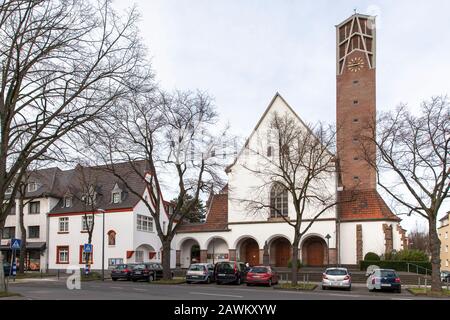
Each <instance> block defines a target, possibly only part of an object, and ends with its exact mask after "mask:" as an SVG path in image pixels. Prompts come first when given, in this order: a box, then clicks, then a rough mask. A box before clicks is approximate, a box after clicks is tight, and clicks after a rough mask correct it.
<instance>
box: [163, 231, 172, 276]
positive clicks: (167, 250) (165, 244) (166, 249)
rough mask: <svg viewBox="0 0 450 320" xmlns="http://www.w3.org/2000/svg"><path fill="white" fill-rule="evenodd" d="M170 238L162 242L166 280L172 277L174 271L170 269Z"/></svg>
mask: <svg viewBox="0 0 450 320" xmlns="http://www.w3.org/2000/svg"><path fill="white" fill-rule="evenodd" d="M170 243H171V241H170V240H165V241H164V242H163V244H162V246H163V252H162V266H163V278H164V280H170V279H172V271H171V270H170Z"/></svg>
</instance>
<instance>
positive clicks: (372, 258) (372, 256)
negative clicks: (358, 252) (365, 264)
mask: <svg viewBox="0 0 450 320" xmlns="http://www.w3.org/2000/svg"><path fill="white" fill-rule="evenodd" d="M364 260H369V261H380V256H379V255H377V254H376V253H374V252H367V253H366V255H365V256H364Z"/></svg>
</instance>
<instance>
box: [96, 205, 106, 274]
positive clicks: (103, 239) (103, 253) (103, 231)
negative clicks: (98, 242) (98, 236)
mask: <svg viewBox="0 0 450 320" xmlns="http://www.w3.org/2000/svg"><path fill="white" fill-rule="evenodd" d="M97 211H98V212H100V213H101V214H102V220H103V226H102V281H105V210H103V209H98V210H97Z"/></svg>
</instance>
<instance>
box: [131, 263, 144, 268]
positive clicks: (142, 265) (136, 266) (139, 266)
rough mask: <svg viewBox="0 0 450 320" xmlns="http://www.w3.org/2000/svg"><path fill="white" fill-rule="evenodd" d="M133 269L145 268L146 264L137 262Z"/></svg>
mask: <svg viewBox="0 0 450 320" xmlns="http://www.w3.org/2000/svg"><path fill="white" fill-rule="evenodd" d="M133 269H145V264H137V265H135V266H134V268H133Z"/></svg>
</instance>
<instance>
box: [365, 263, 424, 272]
mask: <svg viewBox="0 0 450 320" xmlns="http://www.w3.org/2000/svg"><path fill="white" fill-rule="evenodd" d="M408 263H411V264H414V265H418V266H419V268H418V270H417V269H416V266H412V265H410V266H409V268H410V269H409V271H410V272H414V273H415V272H416V271H418V272H419V273H421V274H425V269H423V268H426V269H428V270H431V263H430V262H425V261H386V260H381V261H370V260H363V261H360V263H359V266H360V270H362V271H366V270H367V268H368V267H369V266H372V265H376V266H378V267H380V268H382V269H394V270H396V271H408Z"/></svg>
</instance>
